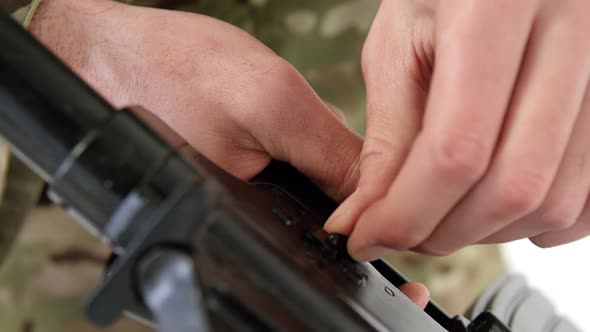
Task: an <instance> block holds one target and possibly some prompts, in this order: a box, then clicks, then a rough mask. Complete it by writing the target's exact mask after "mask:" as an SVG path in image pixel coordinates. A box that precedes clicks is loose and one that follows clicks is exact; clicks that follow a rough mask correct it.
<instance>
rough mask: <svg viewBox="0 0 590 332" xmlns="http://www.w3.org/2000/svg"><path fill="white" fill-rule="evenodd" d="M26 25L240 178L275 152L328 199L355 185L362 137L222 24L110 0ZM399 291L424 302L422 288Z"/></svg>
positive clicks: (96, 81) (60, 2)
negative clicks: (326, 195)
mask: <svg viewBox="0 0 590 332" xmlns="http://www.w3.org/2000/svg"><path fill="white" fill-rule="evenodd" d="M31 32H32V33H33V34H35V35H36V36H37V37H38V38H39V39H40V40H41V41H42V42H43V43H44V44H45V45H46V46H48V47H49V48H50V49H52V50H53V51H54V52H55V53H56V54H57V55H58V56H59V57H60V58H62V60H63V61H64V62H66V63H67V64H68V65H69V66H70V67H71V68H72V69H73V70H74V71H75V72H77V73H78V74H79V75H80V76H81V77H82V78H84V79H85V80H86V81H87V82H88V83H89V84H90V85H91V86H92V87H94V88H95V89H97V90H98V91H99V92H100V93H102V94H103V96H105V97H106V98H107V99H108V100H109V101H110V102H111V103H113V104H114V105H115V106H117V107H123V106H128V105H133V104H140V105H142V106H144V107H146V108H147V109H149V110H151V111H153V112H154V113H155V114H156V115H157V116H159V117H161V118H162V119H163V120H164V121H166V122H167V123H168V124H169V125H170V126H171V127H172V128H173V129H175V130H176V131H177V132H178V133H179V134H181V135H182V136H183V137H184V138H185V139H186V140H187V141H188V142H189V143H191V144H192V145H193V146H194V147H195V148H196V149H197V150H199V151H200V152H201V153H203V154H205V155H206V156H208V157H209V158H210V159H212V160H213V161H214V162H216V163H217V164H218V165H220V166H221V167H223V168H224V169H226V170H227V171H229V172H230V173H232V174H234V175H235V176H237V177H239V178H241V179H244V180H247V179H249V178H251V177H253V176H254V175H256V174H257V173H259V172H260V171H261V170H262V169H263V168H264V167H265V166H266V165H267V164H268V163H269V162H270V160H271V159H272V158H275V159H280V160H284V161H287V162H290V163H291V164H292V165H294V166H295V167H297V168H298V169H299V170H300V171H301V172H303V173H304V174H306V175H307V176H309V177H310V178H311V179H313V180H314V181H315V182H316V183H317V184H318V185H320V186H321V187H322V189H324V190H325V192H326V193H327V194H329V195H330V196H332V197H333V198H334V199H336V200H342V199H343V198H344V197H346V196H348V195H349V194H350V192H351V191H352V190H353V189H354V187H355V186H356V182H357V179H358V169H357V162H358V155H359V152H360V149H361V146H362V140H361V139H360V137H358V136H357V135H355V134H354V133H352V132H351V131H350V130H348V129H347V128H346V127H345V125H344V124H343V122H342V118H341V116H340V115H339V113H338V111H337V110H334V109H333V108H332V107H327V106H326V104H324V103H323V102H322V101H321V100H320V99H319V98H318V96H317V95H316V94H315V93H314V91H313V90H312V89H311V87H310V86H309V85H308V84H307V83H306V82H305V80H304V79H303V78H302V76H301V75H300V74H299V73H298V72H297V71H296V70H295V69H294V68H293V67H292V66H290V65H289V64H287V63H286V62H285V61H284V60H282V59H281V58H279V57H278V56H277V55H276V54H274V53H273V52H272V51H271V50H270V49H268V48H266V47H265V46H264V45H262V44H261V43H259V42H258V41H256V40H255V39H254V38H252V37H251V36H250V35H248V34H247V33H245V32H243V31H240V30H239V29H237V28H235V27H233V26H231V25H229V24H225V23H223V22H220V21H217V20H215V19H212V18H208V17H204V16H200V15H194V14H187V13H179V12H170V11H162V10H154V9H146V8H136V7H129V6H124V5H121V4H118V3H115V2H110V1H102V0H92V1H75V2H74V1H69V0H45V1H44V2H43V6H42V7H41V9H40V11H39V12H38V14H37V15H36V17H35V20H33V23H32V25H31ZM401 290H402V291H403V292H404V293H405V294H406V295H407V296H408V297H409V298H411V299H412V300H413V301H414V302H415V303H416V304H417V305H419V306H421V307H422V308H424V307H425V306H426V303H427V302H428V296H429V295H428V290H427V289H426V288H425V287H424V286H423V285H421V284H419V283H408V284H406V285H403V286H402V287H401Z"/></svg>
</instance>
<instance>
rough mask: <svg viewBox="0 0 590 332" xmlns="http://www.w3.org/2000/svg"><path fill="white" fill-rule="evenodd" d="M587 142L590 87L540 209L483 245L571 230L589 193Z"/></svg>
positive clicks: (589, 131)
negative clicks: (553, 179) (552, 231)
mask: <svg viewBox="0 0 590 332" xmlns="http://www.w3.org/2000/svg"><path fill="white" fill-rule="evenodd" d="M588 142H590V88H586V96H585V97H584V102H583V103H582V107H581V112H580V114H579V115H578V119H577V121H576V125H575V127H574V132H573V134H572V136H571V138H570V143H569V145H568V147H567V150H566V152H565V157H564V159H563V161H562V164H561V166H560V168H559V171H558V172H557V176H556V178H555V181H554V182H553V183H552V185H551V188H550V189H549V193H548V194H547V197H546V198H545V200H544V201H543V203H542V204H541V206H540V207H539V208H538V209H537V210H536V211H535V212H533V213H531V214H529V215H527V216H525V217H524V218H522V219H520V220H518V221H516V222H515V223H513V224H511V225H509V226H508V227H506V228H504V229H502V230H500V231H499V232H497V233H495V234H493V235H491V236H488V237H487V238H485V239H484V240H482V241H480V243H501V242H508V241H512V240H517V239H522V238H527V237H532V236H534V235H537V234H540V233H544V232H548V231H551V230H562V229H563V230H565V229H568V228H571V227H572V226H573V225H574V224H575V223H576V222H577V221H578V220H579V219H580V214H581V213H582V211H583V209H584V206H585V205H586V200H587V198H588V195H589V194H590V153H589V152H588ZM579 222H583V220H579Z"/></svg>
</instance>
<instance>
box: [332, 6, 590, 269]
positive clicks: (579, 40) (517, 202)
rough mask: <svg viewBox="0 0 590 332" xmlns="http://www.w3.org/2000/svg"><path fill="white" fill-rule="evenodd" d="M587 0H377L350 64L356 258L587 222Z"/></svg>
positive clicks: (544, 239)
mask: <svg viewBox="0 0 590 332" xmlns="http://www.w3.org/2000/svg"><path fill="white" fill-rule="evenodd" d="M588 14H590V2H589V1H586V0H566V1H552V0H522V1H513V0H496V1H469V0H444V1H443V0H440V1H439V0H384V1H382V3H381V7H380V9H379V12H378V14H377V16H376V18H375V20H374V22H373V25H372V27H371V31H370V33H369V36H368V38H367V40H366V43H365V46H364V49H363V55H362V65H363V73H364V78H365V81H366V88H367V99H368V100H367V131H366V138H365V142H364V145H363V149H362V152H361V156H360V166H359V167H360V179H359V183H358V187H357V189H356V191H355V192H354V193H353V194H352V195H351V196H350V197H349V198H348V199H347V200H346V201H345V202H344V203H343V204H342V205H341V206H340V208H339V209H338V210H337V211H336V212H335V213H334V215H333V216H332V217H331V218H330V220H329V221H328V223H327V225H326V229H327V230H328V231H330V232H336V233H341V234H347V235H350V241H349V242H348V249H349V251H350V253H351V255H352V256H353V257H355V258H356V259H358V260H372V259H375V258H378V257H381V256H383V255H384V254H385V252H386V251H387V250H391V249H397V250H414V251H417V252H421V253H426V254H430V255H446V254H450V253H452V252H454V251H456V250H458V249H460V248H463V247H465V246H468V245H472V244H478V243H501V242H506V241H512V240H516V239H521V238H529V239H530V240H531V241H532V242H533V243H534V244H536V245H538V246H540V247H549V246H554V245H559V244H563V243H568V242H571V241H574V240H577V239H580V238H582V237H585V236H587V235H588V234H590V218H589V217H590V215H589V214H590V205H589V203H588V193H589V191H590V153H589V152H588V141H589V140H590V92H589V89H588V83H589V78H590V38H588V32H589V31H590V20H588Z"/></svg>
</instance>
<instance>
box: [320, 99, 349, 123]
mask: <svg viewBox="0 0 590 332" xmlns="http://www.w3.org/2000/svg"><path fill="white" fill-rule="evenodd" d="M324 104H326V106H327V107H328V109H329V110H330V111H332V113H334V115H336V117H338V120H340V121H341V122H342V123H343V124H344V125H345V126H347V127H348V121H347V120H346V115H345V114H344V112H342V110H341V109H340V108H338V106H336V105H334V104H332V103H329V102H327V101H324Z"/></svg>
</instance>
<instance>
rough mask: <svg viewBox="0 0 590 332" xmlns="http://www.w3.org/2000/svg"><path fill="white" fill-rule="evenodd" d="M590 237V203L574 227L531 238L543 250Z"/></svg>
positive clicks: (587, 203)
mask: <svg viewBox="0 0 590 332" xmlns="http://www.w3.org/2000/svg"><path fill="white" fill-rule="evenodd" d="M588 235H590V202H586V205H585V207H584V211H583V212H582V214H581V215H580V217H579V219H578V222H577V223H576V224H574V225H573V226H572V227H570V228H567V229H564V230H559V231H552V232H546V233H542V234H540V235H537V236H534V237H532V238H531V242H533V243H534V244H535V245H537V246H539V247H541V248H549V247H554V246H558V245H561V244H564V243H569V242H573V241H576V240H579V239H582V238H585V237H586V236H588Z"/></svg>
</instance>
